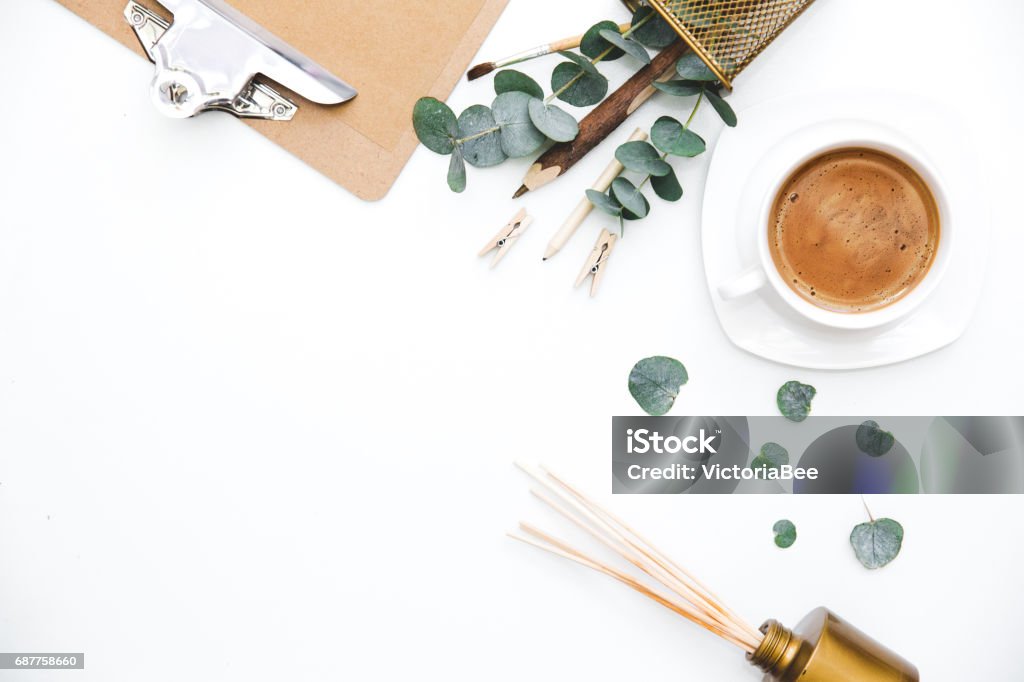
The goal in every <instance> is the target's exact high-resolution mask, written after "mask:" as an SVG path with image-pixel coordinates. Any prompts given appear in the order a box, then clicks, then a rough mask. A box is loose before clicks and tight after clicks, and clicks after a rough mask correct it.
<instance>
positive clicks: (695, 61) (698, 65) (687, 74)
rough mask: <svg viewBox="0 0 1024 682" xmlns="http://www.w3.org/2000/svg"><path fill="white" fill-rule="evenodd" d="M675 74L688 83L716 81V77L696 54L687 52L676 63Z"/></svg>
mask: <svg viewBox="0 0 1024 682" xmlns="http://www.w3.org/2000/svg"><path fill="white" fill-rule="evenodd" d="M676 73H678V74H679V77H680V78H682V79H683V80H688V81H709V82H710V81H716V80H718V77H717V76H715V74H714V72H713V71H712V70H711V69H709V68H708V65H707V64H705V63H704V60H702V59H701V58H700V57H699V56H697V53H696V52H687V53H686V54H684V55H683V56H682V57H680V58H679V61H677V62H676Z"/></svg>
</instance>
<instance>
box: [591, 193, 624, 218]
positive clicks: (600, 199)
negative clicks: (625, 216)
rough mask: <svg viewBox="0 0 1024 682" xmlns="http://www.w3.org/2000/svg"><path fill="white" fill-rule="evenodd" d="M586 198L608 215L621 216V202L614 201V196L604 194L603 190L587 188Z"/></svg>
mask: <svg viewBox="0 0 1024 682" xmlns="http://www.w3.org/2000/svg"><path fill="white" fill-rule="evenodd" d="M587 199H589V200H590V203H592V204H593V205H594V208H596V209H597V210H599V211H603V212H604V213H607V214H608V215H613V216H621V215H622V204H620V203H619V202H618V201H616V199H615V197H613V196H610V195H608V194H605V193H604V192H598V191H597V190H596V189H588V190H587Z"/></svg>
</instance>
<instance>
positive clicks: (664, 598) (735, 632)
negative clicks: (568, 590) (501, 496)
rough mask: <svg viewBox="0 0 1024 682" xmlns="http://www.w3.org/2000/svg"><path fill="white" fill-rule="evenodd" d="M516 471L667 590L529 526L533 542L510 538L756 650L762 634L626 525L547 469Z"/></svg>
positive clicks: (564, 513) (559, 509)
mask: <svg viewBox="0 0 1024 682" xmlns="http://www.w3.org/2000/svg"><path fill="white" fill-rule="evenodd" d="M517 466H519V468H520V469H522V470H523V471H524V472H525V473H526V474H527V475H529V476H530V477H531V478H532V479H533V480H534V481H536V482H537V483H539V484H540V485H541V486H542V487H543V489H544V490H545V491H546V492H547V493H549V495H546V494H541V493H540V492H537V491H534V495H536V496H537V497H538V498H539V499H541V501H543V502H544V503H545V504H546V505H548V507H550V508H551V509H553V510H554V511H555V512H556V513H558V514H559V515H560V516H562V517H563V518H565V519H567V520H569V521H570V522H572V523H573V524H574V525H576V526H577V527H578V528H580V529H582V530H583V531H585V532H586V533H587V534H588V535H590V536H591V537H592V538H594V539H595V540H597V541H598V542H600V543H601V544H602V545H603V546H604V547H606V548H607V549H609V550H611V551H612V552H613V553H614V554H615V555H617V556H619V557H620V558H621V559H623V560H624V561H626V562H627V563H628V564H629V565H632V566H633V567H635V568H637V569H639V570H640V571H642V572H643V573H644V574H646V576H647V579H649V580H653V581H655V582H656V583H658V584H659V586H661V587H665V588H667V589H668V590H669V591H668V592H664V593H663V592H660V591H658V590H656V589H652V588H651V587H649V586H648V585H646V584H645V583H644V582H643V581H642V580H641V579H639V577H634V576H633V575H630V574H629V573H626V572H624V571H622V570H619V569H616V568H613V567H611V566H610V565H608V564H605V563H603V562H601V561H600V560H598V559H596V558H594V557H592V556H589V555H587V554H584V553H583V552H582V551H580V550H577V549H575V548H574V547H571V546H570V545H568V544H567V543H565V542H563V541H561V540H559V539H557V538H554V537H552V536H551V535H548V534H546V533H544V532H542V531H540V530H538V529H536V528H534V527H533V526H530V525H528V524H525V523H520V529H521V530H522V531H523V532H524V533H526V534H527V535H529V536H532V538H533V539H528V538H522V537H518V536H515V535H513V536H512V537H514V538H516V539H518V540H521V541H523V542H526V543H528V544H531V545H534V546H536V547H539V548H541V549H544V550H546V551H549V552H552V553H554V554H556V555H558V556H561V557H564V558H566V559H570V560H572V561H575V562H577V563H580V564H582V565H584V566H587V567H588V568H591V569H593V570H595V571H598V572H600V573H604V574H606V575H608V576H610V577H612V578H615V579H616V580H619V581H620V582H622V583H625V584H626V585H628V586H630V587H632V588H633V589H634V590H636V591H638V592H640V593H641V594H644V595H645V596H647V597H649V598H651V599H653V600H654V601H656V602H658V603H660V604H662V605H663V606H665V607H666V608H669V609H671V610H672V611H675V612H676V613H678V614H679V615H682V616H684V617H685V618H687V619H688V620H691V621H693V622H694V623H697V624H698V625H700V626H702V627H704V628H705V629H707V630H709V631H711V632H713V633H715V634H716V635H719V636H720V637H723V638H724V639H726V640H728V641H730V642H732V643H733V644H735V645H737V646H739V647H740V648H742V649H743V650H744V651H746V652H748V653H751V652H753V651H755V650H756V649H757V647H758V646H759V645H760V643H761V641H762V639H763V638H764V635H762V634H761V633H760V632H758V631H756V630H754V629H753V628H752V627H751V626H750V625H749V624H747V623H746V622H745V621H744V620H743V619H741V618H739V617H738V616H736V615H735V614H734V613H733V612H732V611H731V610H730V609H728V608H727V607H726V606H725V605H724V604H722V603H721V602H720V601H719V600H718V598H717V597H715V596H714V595H713V594H711V592H710V591H709V590H708V589H707V588H706V587H704V586H703V585H702V584H700V583H699V582H698V581H697V580H696V579H695V578H694V577H693V576H691V575H690V574H689V573H688V572H686V571H685V570H683V569H681V568H680V567H679V566H678V565H677V564H675V563H674V562H672V561H671V560H670V559H668V558H667V557H666V556H665V555H664V554H663V553H661V552H660V551H659V550H658V549H656V548H655V547H654V546H653V545H651V544H650V543H649V542H647V541H646V540H644V539H643V538H642V537H640V536H639V534H637V533H636V532H635V531H633V530H632V529H631V528H629V527H628V526H627V525H626V524H625V523H623V522H622V521H620V520H618V519H617V518H615V517H614V516H613V515H612V514H611V513H610V512H608V511H606V510H605V509H603V508H602V507H601V506H600V505H598V504H597V503H596V502H594V501H592V500H591V499H589V498H588V497H587V496H585V495H584V494H583V493H582V492H580V491H579V490H577V489H576V488H573V487H572V486H570V485H569V484H568V483H566V482H565V481H563V480H562V479H560V478H558V477H557V476H556V475H555V474H553V473H552V472H550V471H548V470H547V469H543V468H542V470H541V471H534V470H532V469H531V468H528V467H525V466H523V465H521V464H517Z"/></svg>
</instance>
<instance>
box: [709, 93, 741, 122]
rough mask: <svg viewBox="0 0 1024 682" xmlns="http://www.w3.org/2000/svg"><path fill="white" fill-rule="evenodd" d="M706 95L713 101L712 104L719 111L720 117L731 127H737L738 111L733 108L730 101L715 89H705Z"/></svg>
mask: <svg viewBox="0 0 1024 682" xmlns="http://www.w3.org/2000/svg"><path fill="white" fill-rule="evenodd" d="M704 96H705V97H707V99H708V101H709V102H711V106H712V107H713V108H714V110H715V111H717V112H718V116H719V118H721V119H722V121H723V122H724V123H725V125H727V126H729V127H730V128H735V127H736V112H735V111H733V110H732V107H731V106H729V103H728V102H726V101H725V100H724V99H722V97H721V96H720V95H719V94H718V93H717V92H715V91H714V90H710V89H709V90H705V91H704Z"/></svg>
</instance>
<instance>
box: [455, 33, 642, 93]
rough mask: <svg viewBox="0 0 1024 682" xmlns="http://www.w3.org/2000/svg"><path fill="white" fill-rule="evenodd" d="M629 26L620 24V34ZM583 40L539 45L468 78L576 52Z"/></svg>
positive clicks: (470, 73) (484, 66)
mask: <svg viewBox="0 0 1024 682" xmlns="http://www.w3.org/2000/svg"><path fill="white" fill-rule="evenodd" d="M629 26H630V25H629V23H628V22H627V23H625V24H620V25H619V32H623V31H627V30H629ZM582 40H583V34H580V35H578V36H573V37H571V38H563V39H562V40H556V41H555V42H553V43H548V44H547V45H538V46H537V47H533V48H530V49H529V50H524V51H523V52H520V53H518V54H514V55H512V56H511V57H506V58H505V59H499V60H498V61H496V62H483V63H481V64H477V65H476V66H474V67H473V68H471V69H470V70H469V71H468V72H467V73H466V77H467V78H468V79H469V80H471V81H472V80H476V79H477V78H480V77H482V76H486V75H487V74H489V73H490V72H492V71H494V70H495V69H501V68H503V67H506V66H512V65H513V64H519V63H521V62H525V61H529V60H531V59H535V58H537V57H543V56H544V55H547V54H554V53H555V52H561V51H564V50H575V49H576V48H577V47H579V46H580V42H582Z"/></svg>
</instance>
